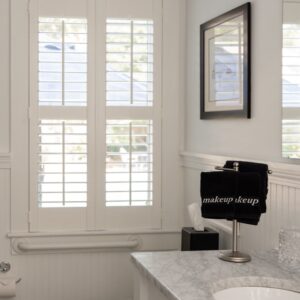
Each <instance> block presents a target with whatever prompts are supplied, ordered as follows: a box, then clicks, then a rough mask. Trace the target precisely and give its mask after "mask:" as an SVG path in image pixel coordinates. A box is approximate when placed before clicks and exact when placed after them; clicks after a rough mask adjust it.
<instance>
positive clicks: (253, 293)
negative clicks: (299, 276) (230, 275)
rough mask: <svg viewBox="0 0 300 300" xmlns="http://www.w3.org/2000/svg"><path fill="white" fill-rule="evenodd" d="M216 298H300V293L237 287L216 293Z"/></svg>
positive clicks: (245, 299) (298, 299)
mask: <svg viewBox="0 0 300 300" xmlns="http://www.w3.org/2000/svg"><path fill="white" fill-rule="evenodd" d="M214 299H215V300H241V299H242V300H300V293H296V292H291V291H287V290H281V289H274V288H266V287H237V288H229V289H225V290H222V291H219V292H216V293H214Z"/></svg>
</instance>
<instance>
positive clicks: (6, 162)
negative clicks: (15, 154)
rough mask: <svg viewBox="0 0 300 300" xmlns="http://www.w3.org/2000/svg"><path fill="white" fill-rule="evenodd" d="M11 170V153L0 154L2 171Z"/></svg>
mask: <svg viewBox="0 0 300 300" xmlns="http://www.w3.org/2000/svg"><path fill="white" fill-rule="evenodd" d="M10 168H11V155H10V153H0V169H10Z"/></svg>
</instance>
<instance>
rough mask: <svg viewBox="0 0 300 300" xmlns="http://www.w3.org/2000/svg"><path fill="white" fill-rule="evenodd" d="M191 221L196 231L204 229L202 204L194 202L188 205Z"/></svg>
mask: <svg viewBox="0 0 300 300" xmlns="http://www.w3.org/2000/svg"><path fill="white" fill-rule="evenodd" d="M188 211H189V215H190V219H191V222H192V224H193V227H194V229H195V230H196V231H204V224H203V219H202V216H201V213H200V205H199V204H198V203H192V204H190V205H189V206H188Z"/></svg>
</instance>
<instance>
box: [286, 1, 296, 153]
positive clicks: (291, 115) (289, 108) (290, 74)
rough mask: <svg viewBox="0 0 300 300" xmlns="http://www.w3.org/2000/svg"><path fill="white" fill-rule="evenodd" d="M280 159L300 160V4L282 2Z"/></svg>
mask: <svg viewBox="0 0 300 300" xmlns="http://www.w3.org/2000/svg"><path fill="white" fill-rule="evenodd" d="M282 38H283V41H282V42H283V48H282V156H283V157H284V158H300V1H297V0H293V1H287V0H284V1H283V27H282Z"/></svg>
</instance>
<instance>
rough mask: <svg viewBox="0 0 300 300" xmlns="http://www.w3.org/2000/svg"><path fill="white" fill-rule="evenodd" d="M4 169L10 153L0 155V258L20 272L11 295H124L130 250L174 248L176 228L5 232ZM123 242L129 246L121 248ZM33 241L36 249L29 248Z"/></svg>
mask: <svg viewBox="0 0 300 300" xmlns="http://www.w3.org/2000/svg"><path fill="white" fill-rule="evenodd" d="M10 173H11V171H10V156H9V155H0V199H1V209H0V261H7V262H9V263H11V266H12V269H11V271H10V272H9V273H8V274H7V275H5V276H9V277H16V278H22V281H21V282H20V283H19V284H18V286H17V297H16V298H15V299H16V300H53V299H57V300H62V299H65V300H71V299H72V300H121V299H122V300H129V299H132V298H133V275H132V265H131V260H130V252H131V251H138V250H141V251H147V250H149V251H151V250H155V249H161V250H172V249H173V250H174V249H179V248H180V232H179V231H177V232H176V231H174V232H171V231H169V232H167V231H165V232H160V233H159V232H158V233H155V232H150V231H149V232H143V231H141V232H137V231H136V232H124V233H116V232H115V233H114V232H111V233H110V232H108V233H104V232H103V233H101V232H91V233H86V234H83V233H76V232H75V233H72V234H69V235H67V234H59V233H49V234H39V233H35V234H31V233H28V234H26V233H25V234H24V233H13V234H9V232H10V221H11V220H10ZM24 214H26V212H24ZM135 241H137V242H138V244H137V245H135V243H133V242H135ZM20 243H23V244H22V245H23V246H24V245H25V251H22V249H23V248H22V247H21V249H20V251H16V249H15V247H17V246H18V245H20ZM126 243H128V245H129V247H128V248H123V246H124V245H126ZM89 245H90V246H91V247H89ZM95 245H96V246H97V245H98V246H99V247H98V248H97V247H96V248H97V249H95V248H93V247H92V246H94V247H95ZM26 246H29V248H30V247H31V249H29V250H28V249H27V250H26ZM35 246H37V247H38V248H41V249H37V250H35V249H32V247H33V248H34V247H35ZM47 246H49V247H48V248H49V249H47ZM54 246H55V247H58V249H56V248H55V249H54V248H53V247H54ZM72 246H73V247H74V249H73V248H72ZM82 246H83V247H84V248H86V249H81V248H80V247H82ZM106 246H110V248H109V249H107V247H106ZM64 247H65V248H66V249H62V248H64ZM130 247H133V248H130ZM101 248H103V249H101ZM105 248H106V249H105ZM23 250H24V249H23ZM1 276H3V275H1Z"/></svg>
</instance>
